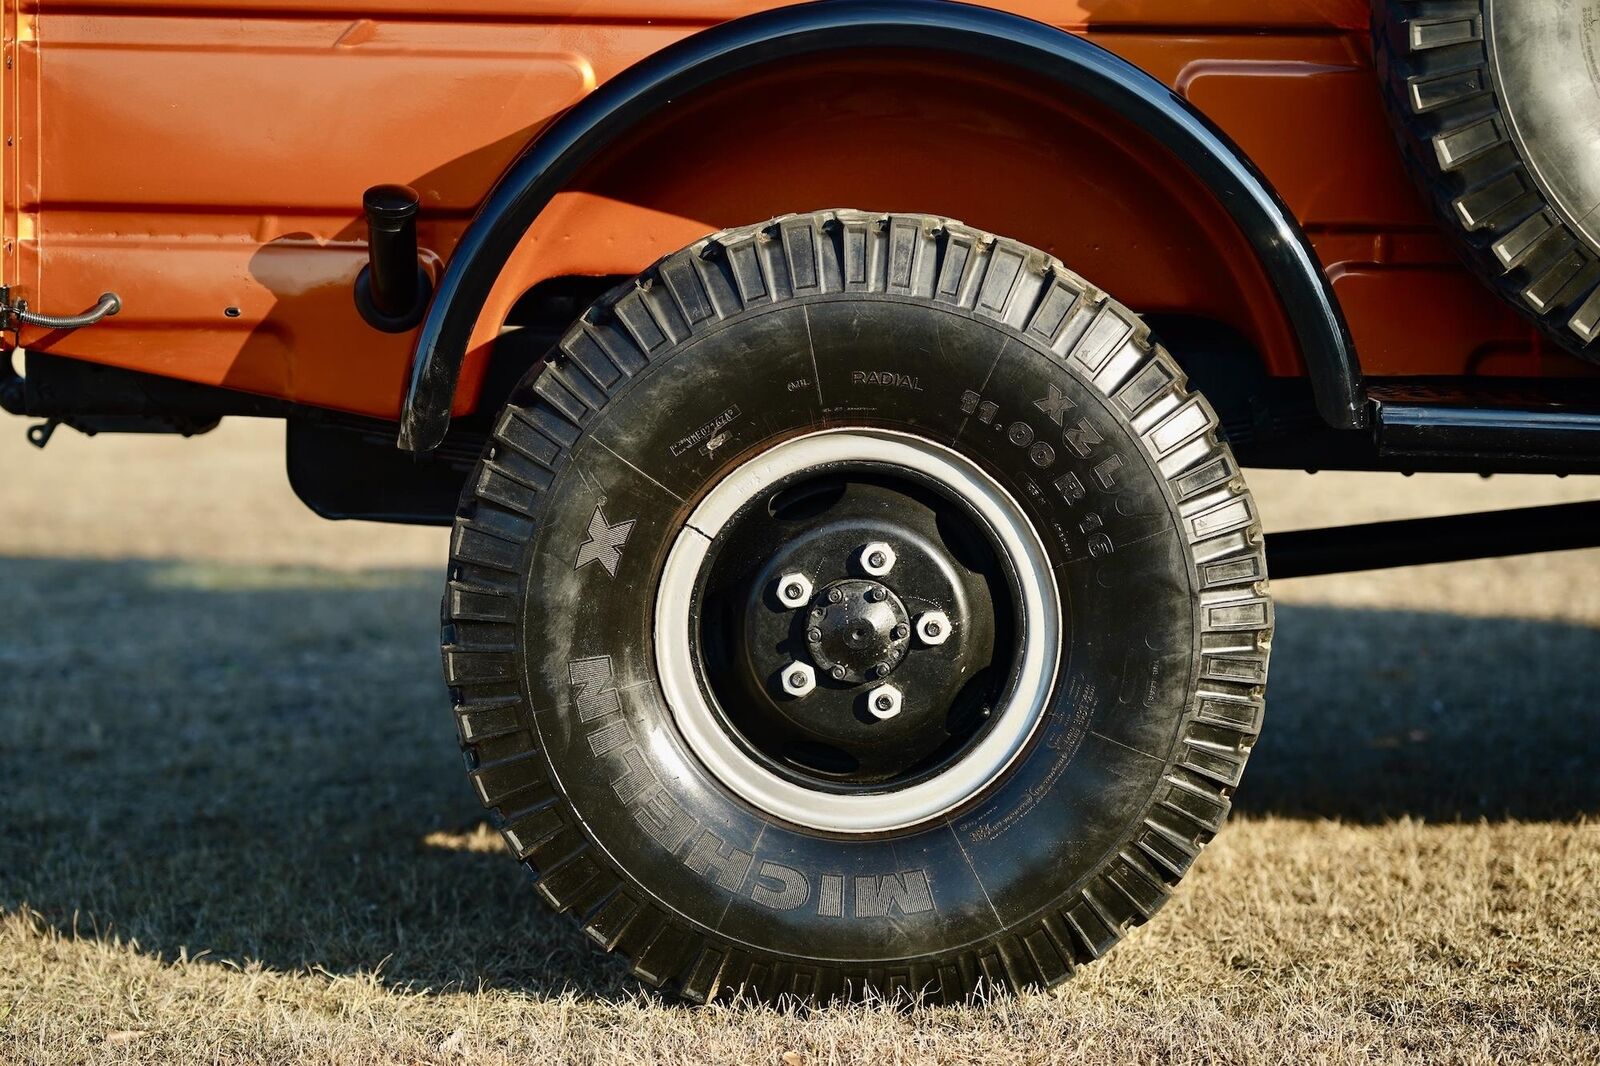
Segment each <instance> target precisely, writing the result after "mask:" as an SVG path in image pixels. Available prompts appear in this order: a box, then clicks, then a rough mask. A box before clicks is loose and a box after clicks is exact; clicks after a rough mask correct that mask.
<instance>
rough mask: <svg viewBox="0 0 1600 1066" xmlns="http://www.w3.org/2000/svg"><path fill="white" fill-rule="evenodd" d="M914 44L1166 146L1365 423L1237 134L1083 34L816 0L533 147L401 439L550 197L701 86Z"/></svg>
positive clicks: (1307, 258) (606, 91)
mask: <svg viewBox="0 0 1600 1066" xmlns="http://www.w3.org/2000/svg"><path fill="white" fill-rule="evenodd" d="M867 48H871V49H885V48H891V49H907V50H920V51H933V52H945V53H955V54H957V55H965V56H970V57H972V58H979V59H985V60H989V61H998V62H1001V63H1004V64H1007V65H1009V66H1011V67H1014V68H1016V69H1017V70H1018V71H1020V72H1023V73H1026V74H1029V75H1032V76H1034V77H1039V78H1044V79H1046V80H1049V81H1053V82H1055V83H1057V84H1060V85H1061V86H1062V87H1063V88H1067V89H1070V90H1072V91H1074V92H1078V93H1083V94H1086V95H1088V96H1089V97H1090V98H1091V99H1093V100H1095V101H1097V102H1098V103H1100V104H1102V105H1105V106H1107V107H1109V108H1110V109H1111V110H1112V112H1113V113H1115V114H1117V115H1119V116H1121V117H1122V118H1124V119H1126V120H1127V121H1129V122H1131V123H1133V124H1134V125H1135V126H1137V127H1138V128H1140V129H1142V130H1144V131H1145V132H1146V133H1148V134H1150V135H1151V136H1153V137H1155V138H1156V139H1157V140H1159V141H1160V142H1161V143H1163V144H1165V145H1166V146H1168V147H1169V148H1170V149H1171V150H1172V151H1173V152H1174V153H1175V154H1176V155H1177V156H1178V158H1179V159H1180V160H1182V161H1183V163H1184V164H1185V165H1186V166H1188V168H1189V169H1190V170H1191V171H1192V172H1193V173H1194V174H1195V176H1196V177H1198V178H1199V179H1200V180H1201V181H1202V182H1204V184H1205V185H1207V186H1208V187H1209V188H1210V189H1211V190H1212V192H1213V193H1214V194H1215V195H1216V197H1217V199H1218V200H1219V201H1221V203H1222V204H1223V205H1224V206H1225V207H1226V208H1227V210H1228V212H1229V214H1230V215H1231V216H1232V217H1233V219H1234V221H1235V222H1236V223H1237V224H1238V225H1239V228H1240V230H1241V231H1242V232H1243V233H1244V235H1245V237H1246V238H1247V239H1248V240H1249V242H1250V244H1251V246H1252V247H1253V248H1254V249H1255V251H1256V254H1257V256H1258V257H1259V258H1260V260H1261V262H1262V264H1263V265H1264V267H1265V268H1266V271H1267V273H1268V276H1269V277H1270V278H1271V280H1272V283H1273V285H1274V287H1275V288H1276V290H1277V293H1278V297H1279V299H1280V300H1281V301H1282V304H1283V307H1284V310H1285V312H1286V314H1287V316H1288V319H1289V322H1290V325H1291V327H1292V330H1293V332H1294V335H1295V339H1296V341H1297V343H1298V345H1299V348H1300V353H1301V356H1302V358H1303V359H1304V360H1305V363H1306V366H1307V369H1308V371H1309V373H1310V377H1311V382H1312V387H1313V389H1314V391H1315V395H1316V403H1317V409H1318V411H1319V412H1320V413H1321V415H1322V417H1323V418H1324V419H1325V420H1326V421H1327V422H1328V423H1329V424H1330V425H1332V426H1335V427H1338V428H1345V429H1350V428H1357V427H1360V426H1363V425H1365V423H1366V409H1365V404H1364V397H1363V389H1362V383H1361V371H1360V367H1359V365H1358V364H1357V362H1356V357H1355V352H1354V349H1353V347H1352V345H1351V342H1350V335H1349V331H1348V329H1347V328H1346V326H1345V323H1344V318H1343V315H1342V314H1341V313H1340V311H1339V306H1338V303H1337V301H1336V300H1335V298H1334V295H1333V292H1332V289H1331V288H1330V287H1329V285H1328V282H1327V279H1326V277H1325V276H1324V274H1323V272H1322V267H1321V264H1320V263H1319V262H1318V260H1317V257H1316V253H1315V252H1314V251H1313V250H1312V248H1311V245H1310V243H1309V242H1308V241H1307V240H1306V237H1305V234H1304V233H1303V232H1301V229H1300V226H1299V224H1298V223H1297V222H1296V221H1295V218H1294V215H1293V214H1292V213H1291V212H1290V211H1289V209H1288V208H1287V207H1286V206H1285V205H1284V203H1283V202H1282V201H1281V200H1280V199H1279V198H1278V196H1277V194H1276V193H1275V192H1273V190H1272V189H1271V187H1270V186H1269V185H1268V184H1267V182H1266V180H1265V179H1264V178H1263V177H1262V176H1261V175H1260V173H1259V172H1257V170H1256V169H1255V167H1254V166H1253V165H1252V164H1251V163H1250V162H1249V161H1248V160H1247V159H1246V158H1245V157H1244V156H1243V154H1242V153H1241V152H1240V151H1239V149H1238V148H1237V147H1236V146H1235V145H1234V144H1233V143H1232V141H1230V140H1229V139H1228V137H1227V136H1226V135H1225V134H1223V133H1222V132H1221V131H1220V130H1218V129H1217V128H1216V127H1215V126H1213V125H1212V124H1211V123H1210V122H1209V121H1208V120H1207V119H1206V118H1205V117H1204V116H1203V115H1201V114H1200V113H1199V112H1198V111H1196V110H1195V109H1194V108H1193V107H1191V106H1190V105H1189V104H1188V102H1187V101H1185V100H1183V99H1182V98H1181V97H1179V96H1178V95H1177V94H1176V93H1174V92H1173V91H1172V90H1171V89H1169V88H1168V87H1167V86H1165V85H1163V84H1162V83H1161V82H1159V81H1157V80H1156V79H1155V78H1154V77H1152V76H1151V75H1149V74H1147V73H1145V72H1144V71H1142V70H1140V69H1139V68H1138V67H1136V66H1134V65H1132V64H1131V63H1128V62H1127V61H1125V60H1123V59H1121V58H1119V57H1117V56H1115V55H1113V54H1112V53H1110V52H1108V51H1106V50H1105V49H1103V48H1101V47H1099V46H1098V45H1095V44H1092V43H1091V42H1089V41H1087V40H1085V39H1084V38H1082V37H1079V36H1075V35H1073V34H1070V33H1067V32H1065V31H1063V30H1059V29H1056V28H1055V27H1052V26H1047V25H1044V24H1043V23H1039V22H1034V21H1032V20H1030V19H1025V18H1022V17H1020V16H1017V15H1011V14H1007V13H1005V12H1002V11H996V10H994V9H992V8H984V7H975V6H969V5H967V4H960V3H951V2H949V0H819V2H817V3H809V4H799V5H796V6H792V7H782V8H777V9H774V10H771V11H766V12H762V13H760V14H756V15H750V16H747V17H745V18H740V19H735V20H732V21H730V22H725V23H722V24H720V25H718V26H715V27H712V28H711V29H708V30H705V31H703V32H701V33H697V34H694V35H693V36H691V37H688V38H685V39H684V40H682V41H679V42H677V43H676V44H674V45H671V46H670V47H667V48H664V49H662V50H661V51H660V52H657V53H655V54H653V55H651V56H650V57H648V58H647V59H645V60H643V61H641V62H639V63H637V64H635V65H634V66H632V67H630V68H628V69H627V70H625V71H623V72H622V73H621V74H618V75H617V76H616V77H614V78H612V79H610V80H609V81H607V82H606V83H605V84H603V85H601V86H600V87H599V88H598V89H596V90H595V91H594V92H593V93H591V94H590V95H589V96H587V97H585V98H584V99H583V100H582V101H581V102H580V103H578V104H577V105H576V106H574V107H573V108H572V109H571V110H569V111H568V112H567V113H566V114H564V115H563V116H562V117H561V118H559V119H558V120H556V121H555V122H554V123H553V124H552V125H551V126H550V127H549V128H548V129H546V130H545V132H544V133H542V134H541V135H540V136H539V137H538V138H536V139H535V140H534V141H533V142H532V143H531V144H530V145H529V146H528V148H527V149H525V150H524V152H523V153H522V155H521V156H520V157H518V159H517V160H516V162H515V163H513V164H512V165H511V167H510V168H509V169H508V170H507V171H506V172H505V174H504V175H502V177H501V178H500V180H499V181H498V183H497V184H496V185H495V187H494V188H493V190H491V191H490V193H489V195H488V197H487V198H486V199H485V200H484V203H483V206H482V207H481V208H480V209H479V211H478V214H477V215H476V216H475V217H474V218H473V220H472V222H471V224H470V225H469V226H468V227H467V229H466V232H465V233H464V234H463V235H462V238H461V241H460V243H459V244H458V245H457V247H456V249H455V252H454V254H453V255H451V257H450V261H449V263H448V264H447V266H446V267H445V271H444V275H443V276H442V277H441V278H440V280H439V284H438V287H437V288H436V290H435V292H434V296H433V301H432V303H431V304H430V305H429V307H428V311H427V315H426V316H425V317H424V318H423V320H422V326H421V329H420V331H419V332H418V335H417V342H416V349H415V351H414V353H413V356H412V363H411V374H410V381H409V384H408V386H407V391H406V398H405V405H404V408H403V410H402V412H401V419H400V437H399V446H400V447H401V448H403V449H406V450H409V451H413V452H426V451H431V450H432V449H434V448H437V447H438V446H439V444H440V443H441V442H442V441H443V440H444V435H445V431H446V429H448V428H449V425H450V409H451V405H452V404H453V402H454V399H455V392H456V383H457V379H458V378H459V376H460V372H461V364H462V361H463V360H464V359H465V357H466V350H467V344H468V341H469V339H470V336H471V333H472V330H473V327H474V325H475V323H476V321H477V317H478V315H479V314H480V312H481V311H482V309H483V306H484V303H485V302H486V301H487V299H488V296H489V292H490V290H491V288H492V287H493V285H494V282H495V279H496V278H497V277H498V276H499V273H500V271H501V270H502V269H503V268H504V266H505V263H506V261H507V260H508V259H509V258H510V255H511V253H512V251H513V249H514V248H515V247H516V245H517V243H518V242H519V241H520V240H521V239H522V236H523V234H524V233H526V232H527V230H528V228H529V227H530V226H532V225H533V222H534V220H535V219H536V218H537V217H538V215H539V213H540V212H541V211H542V210H543V209H544V207H545V205H547V204H548V203H549V202H550V200H551V199H552V198H554V197H555V195H556V194H557V193H558V192H560V191H561V189H562V188H563V187H565V185H566V184H567V183H568V182H569V181H570V180H571V179H572V177H573V176H574V175H575V174H576V173H577V172H578V170H579V168H580V167H582V166H583V165H584V164H585V163H587V162H588V161H589V160H590V159H592V158H593V157H594V156H595V155H596V154H597V153H598V152H599V151H600V150H601V149H602V148H604V147H605V146H606V145H607V144H609V143H611V142H612V141H613V140H614V139H616V138H617V137H619V136H620V135H621V134H623V133H625V132H627V131H628V130H629V129H631V128H632V127H634V126H636V125H637V124H639V123H641V122H644V121H646V120H648V119H649V118H650V116H651V115H652V114H654V113H655V112H656V111H658V110H659V109H661V108H662V107H664V106H666V105H667V104H669V103H670V102H671V101H673V100H674V99H679V98H681V97H683V96H684V95H686V94H688V93H690V92H693V91H694V90H696V89H700V88H704V87H705V86H707V85H710V84H713V83H715V82H717V81H719V80H721V79H723V78H727V77H731V76H734V75H738V74H741V73H744V72H746V71H749V70H752V69H754V68H757V67H760V66H762V65H764V64H767V63H773V62H785V63H791V62H794V61H795V60H797V59H799V58H802V57H805V56H811V55H816V54H819V53H824V52H832V51H843V50H855V49H867Z"/></svg>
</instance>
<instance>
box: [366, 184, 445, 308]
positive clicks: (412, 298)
mask: <svg viewBox="0 0 1600 1066" xmlns="http://www.w3.org/2000/svg"><path fill="white" fill-rule="evenodd" d="M420 205H421V200H420V199H419V198H418V196H417V190H415V189H413V188H411V187H410V186H409V185H374V186H373V187H372V188H370V189H368V190H367V191H366V193H365V194H364V195H363V196H362V197H361V209H362V211H363V212H364V213H365V214H366V216H367V265H366V266H364V267H362V268H361V273H360V274H358V275H356V310H358V311H360V312H361V317H362V318H364V319H366V321H367V325H369V326H371V327H372V328H373V329H380V330H382V331H383V332H385V333H404V332H406V331H407V330H411V329H415V328H416V327H417V324H418V323H419V322H421V321H422V316H423V313H424V312H426V311H427V309H428V298H429V297H430V296H432V295H433V279H432V278H430V277H429V276H428V272H427V270H426V269H424V268H423V266H422V263H421V262H420V261H419V260H418V258H417V210H418V208H419V207H420Z"/></svg>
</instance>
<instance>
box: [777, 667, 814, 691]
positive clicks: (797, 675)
mask: <svg viewBox="0 0 1600 1066" xmlns="http://www.w3.org/2000/svg"><path fill="white" fill-rule="evenodd" d="M782 685H783V691H785V692H787V693H788V694H789V695H791V696H794V697H796V698H799V697H801V696H804V695H806V694H807V693H809V692H810V691H811V690H812V689H814V688H816V687H817V672H816V671H815V670H813V669H811V667H810V666H808V665H807V664H806V663H790V664H789V665H788V666H785V667H784V668H783V681H782Z"/></svg>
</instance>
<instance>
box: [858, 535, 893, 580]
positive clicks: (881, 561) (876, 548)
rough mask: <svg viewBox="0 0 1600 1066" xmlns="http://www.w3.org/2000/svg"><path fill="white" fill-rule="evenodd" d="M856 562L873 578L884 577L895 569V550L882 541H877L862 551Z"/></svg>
mask: <svg viewBox="0 0 1600 1066" xmlns="http://www.w3.org/2000/svg"><path fill="white" fill-rule="evenodd" d="M856 562H858V563H860V564H861V569H863V570H865V571H866V572H867V573H869V574H871V575H872V576H873V577H882V576H883V575H885V574H887V573H888V572H889V571H891V570H893V569H894V562H895V554H894V549H893V548H891V547H889V545H887V544H885V543H884V542H883V541H881V540H875V541H873V542H872V543H871V544H868V545H866V546H865V547H863V548H862V549H861V553H860V554H859V555H857V556H856Z"/></svg>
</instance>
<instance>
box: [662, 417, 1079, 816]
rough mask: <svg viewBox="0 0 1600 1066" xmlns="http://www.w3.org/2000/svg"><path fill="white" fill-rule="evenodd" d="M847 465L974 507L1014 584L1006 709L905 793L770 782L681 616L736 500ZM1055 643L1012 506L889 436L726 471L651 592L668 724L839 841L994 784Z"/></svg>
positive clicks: (1022, 734) (944, 451)
mask: <svg viewBox="0 0 1600 1066" xmlns="http://www.w3.org/2000/svg"><path fill="white" fill-rule="evenodd" d="M852 466H873V467H880V466H881V467H889V468H898V469H900V470H909V471H912V472H914V473H916V474H920V475H922V476H923V477H924V478H927V479H929V480H931V481H933V482H934V483H935V484H936V485H938V486H939V487H940V488H941V489H942V490H943V491H944V492H946V493H949V494H951V495H953V496H955V497H956V498H958V499H960V500H961V501H962V502H964V503H965V504H966V505H967V506H968V507H969V508H971V509H972V511H973V512H974V514H976V515H977V516H978V517H979V519H980V520H981V521H982V522H983V523H984V525H985V526H986V527H987V528H988V531H989V534H990V536H991V538H992V540H993V542H994V544H995V546H996V548H997V549H998V550H999V551H1001V552H1002V553H1003V554H1004V556H1005V558H1006V559H1007V560H1008V561H1009V563H1010V566H1011V568H1012V570H1013V572H1014V573H1015V575H1016V584H1017V589H1018V591H1019V593H1020V597H1019V598H1020V601H1021V610H1020V611H1019V612H1018V621H1019V634H1018V635H1019V639H1020V643H1021V650H1020V653H1019V655H1018V660H1017V662H1018V665H1017V669H1016V673H1015V681H1014V683H1013V684H1012V686H1011V689H1010V693H1009V697H1008V699H1007V701H1006V703H1005V705H1004V706H1003V707H1002V708H1000V710H999V711H998V713H997V714H996V715H995V721H994V723H993V725H992V726H991V727H990V728H989V729H988V731H987V732H986V733H984V735H983V736H982V737H981V738H979V739H978V740H977V741H976V742H975V743H974V744H973V746H972V747H971V748H970V749H969V750H968V751H966V752H965V753H964V754H963V755H962V756H961V757H960V758H959V759H958V760H957V761H955V762H954V763H953V764H952V765H950V766H948V767H946V768H945V769H944V770H942V771H941V772H940V773H938V774H937V775H935V776H933V777H930V778H927V779H925V780H922V781H918V782H916V783H914V784H911V785H908V786H905V787H903V788H897V789H892V790H885V791H882V792H854V793H848V794H841V793H834V792H824V791H820V790H818V789H812V788H807V787H805V786H804V785H801V784H798V783H796V782H794V781H791V780H789V779H787V778H784V777H781V776H779V775H778V774H776V773H774V772H772V770H770V769H769V768H767V767H765V766H763V765H762V764H761V763H759V762H757V761H756V760H755V759H754V758H752V757H751V756H750V755H749V754H748V753H747V752H746V751H745V750H744V749H743V748H742V747H741V746H740V745H739V743H738V742H737V741H736V740H734V738H733V737H731V736H729V735H728V732H727V729H726V727H725V726H724V725H723V723H722V721H721V719H720V718H719V716H718V714H717V712H716V710H715V709H714V708H713V707H712V706H711V705H710V704H709V703H708V702H707V700H706V697H705V695H704V693H703V691H702V689H701V686H700V684H699V681H698V678H697V676H696V669H695V662H694V652H693V646H694V644H693V641H694V638H693V635H692V621H691V610H690V607H691V604H692V602H693V599H694V593H695V587H696V584H697V582H698V579H699V575H700V571H701V568H702V566H703V565H704V563H705V561H706V557H707V555H708V553H709V551H710V548H711V543H712V541H713V540H714V539H715V538H716V536H717V534H718V533H719V532H720V531H721V530H722V528H723V526H724V525H726V524H727V522H728V521H729V519H731V518H732V517H733V516H734V514H735V513H736V512H737V511H738V510H739V509H740V508H741V507H742V506H744V504H745V503H746V502H748V501H749V500H750V499H752V498H753V497H754V496H756V495H757V494H758V493H760V492H762V491H764V490H765V489H767V488H768V487H769V486H771V485H774V484H776V483H777V482H779V481H781V480H782V479H784V478H787V477H791V476H793V475H796V474H800V473H804V472H807V471H821V470H823V469H826V468H830V467H834V468H837V467H852ZM1061 635H1062V621H1061V606H1060V596H1059V593H1058V591H1057V588H1056V582H1055V577H1054V575H1053V573H1052V572H1051V568H1050V562H1049V557H1048V556H1047V555H1046V554H1045V550H1044V544H1043V542H1042V541H1041V540H1040V538H1039V535H1038V533H1037V531H1035V530H1034V528H1033V525H1032V523H1030V522H1029V521H1028V519H1027V516H1026V515H1025V514H1024V513H1023V512H1022V509H1021V507H1019V506H1018V504H1017V502H1016V500H1015V499H1013V498H1012V496H1011V495H1010V494H1009V493H1007V492H1006V490H1005V489H1003V488H1002V487H1001V486H1000V485H999V484H998V483H997V482H996V481H995V480H994V479H993V478H991V477H989V475H987V474H985V473H984V472H983V471H982V470H980V469H979V468H978V467H977V466H976V465H975V464H973V463H972V462H971V461H970V460H968V459H966V458H965V457H963V456H962V455H960V454H959V453H958V452H955V451H952V450H951V449H949V448H946V447H944V446H943V445H940V444H935V443H934V442H932V441H929V440H925V439H923V438H921V437H917V436H913V435H911V434H907V433H897V432H893V431H890V430H879V429H865V428H856V429H837V430H823V431H821V432H817V433H812V434H808V435H806V436H803V437H796V438H793V439H791V440H787V441H784V442H783V443H781V444H778V445H776V446H774V447H773V448H771V449H769V450H767V451H765V452H763V453H761V454H760V455H758V456H756V457H755V458H753V459H750V460H748V461H747V462H745V463H744V464H743V465H741V466H739V467H737V468H736V469H734V470H733V471H732V472H730V473H729V474H728V475H727V476H725V477H724V478H723V479H722V480H721V481H720V482H718V483H717V485H716V486H715V487H714V488H712V490H711V491H710V493H708V494H707V495H706V497H705V498H704V499H703V500H702V501H701V502H700V504H699V505H698V506H697V507H696V508H695V509H694V511H693V513H692V514H690V516H689V519H688V521H687V523H686V525H685V526H684V528H683V530H682V531H681V532H680V533H679V534H678V537H677V539H676V540H675V541H674V542H673V545H672V549H671V551H670V552H669V553H668V554H667V561H666V566H665V568H664V569H663V571H662V575H661V583H660V585H659V586H658V588H657V591H656V606H655V653H656V668H657V671H658V672H659V674H660V678H661V686H662V690H663V693H664V695H665V696H666V701H667V705H668V707H669V708H670V709H671V711H672V716H673V720H674V721H675V722H676V723H677V726H678V729H679V730H680V731H681V732H682V734H683V737H684V739H685V740H686V741H687V742H688V744H689V747H690V749H691V750H692V751H693V752H694V753H695V755H696V757H698V758H699V760H700V761H701V762H702V763H703V764H704V765H705V767H706V768H707V769H708V770H710V771H711V773H712V774H713V775H714V776H715V777H716V778H717V779H718V780H719V781H721V782H722V783H723V785H725V786H726V787H727V788H728V789H730V790H731V791H732V792H733V793H735V794H736V795H738V796H739V797H740V798H742V799H744V800H745V801H747V802H749V803H751V804H753V805H754V806H756V807H757V808H758V809H760V810H763V811H766V812H768V813H770V814H773V815H775V816H777V817H779V818H782V819H784V820H786V821H789V822H793V823H795V824H798V825H802V826H807V827H810V828H813V829H822V830H828V831H832V832H838V833H877V832H884V831H886V830H891V829H903V828H906V827H908V826H912V825H916V824H918V823H920V822H925V821H928V820H930V819H933V818H937V817H939V816H940V815H943V814H946V813H948V812H949V811H951V810H953V809H955V808H957V807H960V806H961V805H963V804H964V803H965V802H967V801H968V800H970V799H971V798H972V797H973V796H975V795H977V794H978V793H980V792H981V791H982V790H983V789H984V788H985V787H986V786H988V785H989V784H990V783H991V782H993V781H994V780H995V779H996V778H997V777H999V776H1000V775H1001V774H1002V773H1003V772H1004V771H1005V769H1006V768H1007V767H1008V766H1010V765H1011V763H1012V761H1013V760H1015V759H1016V757H1017V755H1018V754H1019V753H1020V752H1021V751H1022V749H1023V748H1024V747H1025V746H1026V745H1027V743H1028V740H1029V738H1030V737H1031V736H1032V735H1033V733H1034V731H1035V729H1036V728H1037V727H1038V724H1039V722H1040V720H1041V719H1042V718H1043V717H1044V710H1045V707H1046V706H1047V705H1048V702H1049V699H1050V694H1051V691H1052V689H1053V687H1054V685H1053V682H1054V679H1055V676H1056V670H1057V666H1058V665H1059V663H1060V658H1061Z"/></svg>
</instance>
